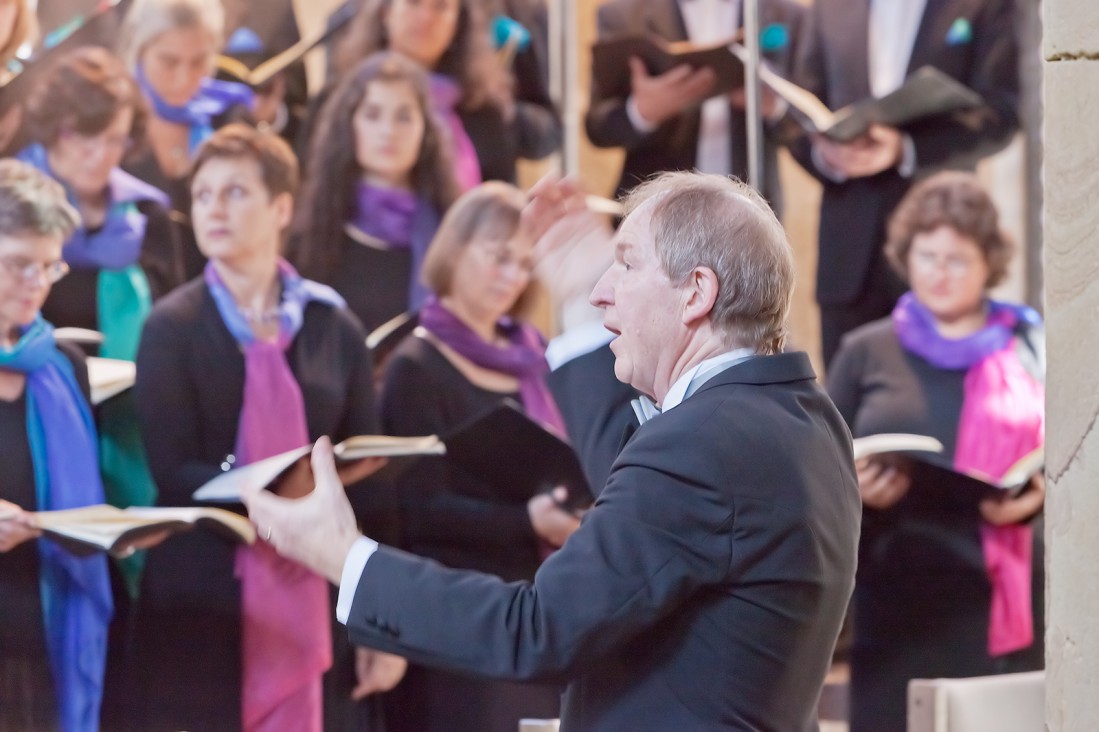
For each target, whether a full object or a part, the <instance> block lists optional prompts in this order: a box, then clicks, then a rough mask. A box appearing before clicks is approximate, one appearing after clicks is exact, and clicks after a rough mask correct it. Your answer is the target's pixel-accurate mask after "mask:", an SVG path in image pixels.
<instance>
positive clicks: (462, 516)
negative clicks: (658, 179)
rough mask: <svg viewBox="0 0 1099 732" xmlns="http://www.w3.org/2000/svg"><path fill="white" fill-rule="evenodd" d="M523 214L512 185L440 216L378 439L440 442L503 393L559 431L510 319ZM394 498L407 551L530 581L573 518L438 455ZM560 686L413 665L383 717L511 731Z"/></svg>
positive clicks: (406, 726) (542, 368)
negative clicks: (415, 324) (423, 294)
mask: <svg viewBox="0 0 1099 732" xmlns="http://www.w3.org/2000/svg"><path fill="white" fill-rule="evenodd" d="M525 205H526V197H525V196H524V195H523V194H522V193H521V192H520V191H518V190H517V189H516V188H514V187H513V186H510V185H507V184H504V183H486V184H483V185H481V186H479V187H477V188H475V189H473V190H472V191H469V192H468V193H466V194H464V195H463V196H462V197H461V198H459V199H458V201H457V202H456V203H455V204H454V206H452V207H451V209H450V211H449V212H447V215H446V216H445V217H444V218H443V222H442V225H441V226H440V228H439V233H438V234H437V235H436V237H435V241H434V242H432V245H431V249H430V250H429V251H428V255H427V259H426V261H425V262H424V279H425V281H426V282H427V284H428V285H429V286H430V287H431V288H432V290H433V291H434V292H435V293H436V297H434V298H431V299H429V300H428V302H427V304H426V305H425V306H424V307H423V308H422V309H421V310H420V327H419V328H418V329H417V330H416V331H415V332H414V333H413V335H411V336H409V337H408V338H407V339H406V340H405V341H404V342H403V343H402V344H401V345H400V346H398V348H397V350H396V352H395V353H394V354H393V356H392V357H391V360H390V362H389V365H388V367H387V370H386V374H385V378H384V386H383V391H382V400H381V409H382V428H383V430H384V431H385V432H386V433H387V434H394V435H427V434H445V433H446V432H447V431H448V430H450V429H453V428H454V427H456V426H458V425H460V424H461V423H463V422H465V421H466V420H468V419H470V418H471V417H474V416H477V415H478V414H479V413H481V412H484V411H486V410H488V409H489V408H491V407H493V406H495V405H497V404H499V403H500V402H502V401H503V400H504V399H508V398H511V399H516V400H518V401H519V402H520V403H521V404H522V406H523V408H524V409H525V411H526V412H527V414H528V416H530V417H531V418H533V419H535V420H537V421H539V422H541V423H543V424H544V425H545V426H546V427H548V428H549V429H551V430H555V431H557V432H558V433H559V434H562V435H563V434H564V427H563V423H562V421H561V417H560V414H559V413H558V411H557V407H556V405H555V404H554V402H553V398H552V396H550V393H549V390H548V388H547V387H546V384H545V380H544V375H545V373H546V371H548V367H547V365H546V362H545V357H544V351H545V346H544V341H543V340H542V337H541V335H540V334H539V333H538V332H537V331H536V330H535V329H534V328H533V327H532V326H530V325H526V324H523V323H522V322H521V321H518V320H516V319H514V318H513V317H512V316H513V315H515V314H516V313H518V312H520V311H521V309H522V302H521V300H522V298H523V295H524V293H525V292H526V291H527V286H528V284H529V282H530V278H531V270H532V267H533V254H532V241H531V238H530V236H529V235H528V234H527V233H526V230H525V228H524V227H523V226H521V218H520V214H521V212H522V210H523V207H524V206H525ZM501 459H507V457H506V456H501ZM397 491H398V500H399V504H400V507H401V520H402V529H403V531H404V536H405V546H406V547H407V548H408V549H409V550H410V551H412V552H415V553H416V554H420V555H422V556H426V557H430V558H432V559H436V560H438V561H440V562H442V563H443V564H446V565H448V566H451V567H456V568H461V569H476V570H480V571H484V572H491V573H493V574H496V575H498V576H500V577H503V578H504V579H506V580H518V579H526V580H529V579H532V578H533V577H534V573H535V571H536V570H537V568H538V565H539V564H540V562H541V560H542V558H543V557H544V556H545V553H546V551H547V550H549V549H551V548H552V547H553V546H559V545H560V544H561V543H563V542H564V540H565V538H566V537H567V536H568V534H569V533H571V531H572V530H573V529H574V528H575V527H576V525H577V523H578V522H577V520H576V519H575V518H574V517H573V516H571V515H570V514H568V513H566V512H564V511H562V510H560V509H559V508H557V507H556V505H555V504H554V503H553V501H552V500H551V499H549V497H548V496H536V497H531V498H529V500H526V501H518V502H516V501H515V499H514V497H510V496H504V495H501V493H500V491H499V490H498V489H495V488H494V487H493V486H491V485H488V484H486V483H485V482H483V481H481V480H478V479H477V478H475V477H473V476H471V475H469V474H466V473H463V472H462V471H460V470H459V469H457V468H455V467H453V466H450V465H449V464H447V463H445V462H444V461H443V460H441V459H438V460H433V459H425V460H422V461H421V462H420V463H419V464H417V465H416V466H414V467H413V468H410V469H409V470H408V471H407V473H406V474H405V475H403V476H402V477H401V478H400V480H399V481H398V486H397ZM558 691H559V690H558V689H557V688H555V687H551V686H544V685H543V686H537V685H531V686H524V685H520V684H514V683H510V682H502V681H488V680H481V679H472V678H468V677H464V676H461V675H459V674H453V673H448V672H445V671H436V670H429V669H426V668H422V667H419V666H410V667H409V671H408V674H407V676H406V677H405V680H404V681H403V682H402V683H401V684H400V685H399V686H398V687H397V688H396V689H395V690H394V691H393V692H392V693H391V694H390V695H389V697H390V698H391V699H389V701H391V702H392V703H391V704H389V705H388V706H387V721H388V722H389V724H390V729H394V730H398V731H403V730H419V731H420V732H429V731H431V730H454V729H469V730H474V729H475V730H485V731H495V730H506V731H507V732H512V730H515V729H516V728H517V725H518V720H519V718H520V717H523V716H535V717H538V716H542V717H556V716H557V712H558V701H559V699H558Z"/></svg>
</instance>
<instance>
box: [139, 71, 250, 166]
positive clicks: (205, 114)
mask: <svg viewBox="0 0 1099 732" xmlns="http://www.w3.org/2000/svg"><path fill="white" fill-rule="evenodd" d="M134 76H135V78H136V79H137V83H138V84H139V85H140V86H141V90H142V91H143V92H144V93H145V97H146V98H147V99H148V100H149V101H150V102H151V103H152V105H153V113H154V114H156V116H157V117H160V118H161V119H162V120H165V121H167V122H173V123H175V124H177V125H184V126H186V127H189V128H190V129H191V136H190V138H189V140H188V144H187V152H188V153H193V152H194V151H195V149H196V148H197V147H198V146H199V145H201V144H202V143H203V141H205V140H206V138H207V137H209V136H210V135H212V134H213V132H214V127H213V122H212V120H213V119H214V117H217V116H218V115H219V114H224V113H225V112H226V111H227V110H229V109H231V108H233V107H235V106H237V105H240V104H243V105H244V106H246V107H248V108H249V109H252V108H253V107H254V106H255V99H256V95H255V93H254V92H253V91H252V89H251V88H250V87H248V86H246V85H245V84H238V83H237V82H235V81H220V80H218V79H211V78H209V77H207V78H205V79H203V80H202V85H201V86H200V87H199V89H198V92H196V93H195V95H194V96H193V97H191V98H190V99H189V100H188V101H187V102H186V103H185V104H181V105H178V106H177V105H174V104H169V103H168V102H166V101H165V100H164V98H163V97H161V96H160V95H159V94H157V92H156V90H155V89H153V86H152V84H150V83H149V80H148V79H147V78H145V69H144V68H142V66H141V64H138V65H137V73H136V74H135V75H134Z"/></svg>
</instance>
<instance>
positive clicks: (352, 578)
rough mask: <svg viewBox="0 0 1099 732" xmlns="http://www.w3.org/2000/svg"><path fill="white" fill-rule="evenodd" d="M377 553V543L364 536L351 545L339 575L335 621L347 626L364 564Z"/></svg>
mask: <svg viewBox="0 0 1099 732" xmlns="http://www.w3.org/2000/svg"><path fill="white" fill-rule="evenodd" d="M376 551H378V542H376V541H374V540H373V539H368V538H366V537H365V536H362V537H359V538H358V539H357V540H356V541H355V543H354V544H352V545H351V551H349V552H348V553H347V559H345V560H344V562H343V574H341V575H340V594H339V598H338V599H337V600H336V620H339V621H340V622H341V623H343V624H344V625H347V618H348V617H349V616H350V615H351V603H353V602H354V601H355V590H357V589H358V587H359V579H360V578H361V577H362V574H363V570H364V569H365V568H366V562H367V560H368V559H370V557H372V556H374V552H376Z"/></svg>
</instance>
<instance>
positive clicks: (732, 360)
mask: <svg viewBox="0 0 1099 732" xmlns="http://www.w3.org/2000/svg"><path fill="white" fill-rule="evenodd" d="M755 355H756V352H755V350H754V349H751V348H737V349H734V350H732V351H726V352H725V353H722V354H718V355H717V356H711V357H710V358H707V359H706V360H705V361H702V362H701V363H699V364H696V365H695V366H693V367H692V368H691V369H689V370H688V371H687V372H686V373H684V374H682V375H681V376H680V377H679V378H678V379H676V380H675V383H674V384H672V388H670V389H668V393H667V394H665V395H664V402H663V403H662V404H661V405H660V411H661V413H663V412H667V411H668V410H669V409H674V408H675V407H678V406H679V405H680V404H682V403H683V401H684V400H685V399H686V398H687V397H689V396H691V395H692V394H694V393H695V392H696V391H698V390H699V389H700V388H701V387H702V385H703V384H705V383H706V382H707V381H709V380H710V379H712V378H713V377H715V376H717V375H718V374H720V373H721V372H722V371H724V370H725V369H727V368H730V367H731V366H735V365H736V364H738V363H740V362H741V361H747V360H748V359H749V358H751V357H752V356H755Z"/></svg>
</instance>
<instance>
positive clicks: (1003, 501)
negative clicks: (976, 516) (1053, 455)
mask: <svg viewBox="0 0 1099 732" xmlns="http://www.w3.org/2000/svg"><path fill="white" fill-rule="evenodd" d="M1045 500H1046V479H1045V476H1044V475H1042V474H1041V473H1039V474H1037V475H1035V476H1034V477H1033V478H1031V479H1030V483H1029V484H1027V486H1026V487H1025V488H1024V489H1023V490H1022V491H1021V492H1019V493H1018V494H1017V495H1014V496H1010V495H1007V494H1004V495H998V496H990V497H988V498H985V499H982V500H981V504H980V509H981V518H983V519H984V520H985V521H987V522H988V523H990V524H992V525H994V526H1006V525H1007V524H1018V523H1021V522H1023V521H1026V520H1027V519H1029V518H1030V517H1031V516H1033V515H1034V514H1036V513H1038V512H1039V511H1041V510H1042V505H1043V504H1044V503H1045Z"/></svg>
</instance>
